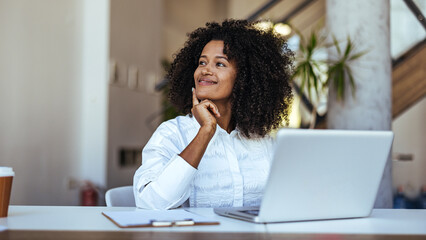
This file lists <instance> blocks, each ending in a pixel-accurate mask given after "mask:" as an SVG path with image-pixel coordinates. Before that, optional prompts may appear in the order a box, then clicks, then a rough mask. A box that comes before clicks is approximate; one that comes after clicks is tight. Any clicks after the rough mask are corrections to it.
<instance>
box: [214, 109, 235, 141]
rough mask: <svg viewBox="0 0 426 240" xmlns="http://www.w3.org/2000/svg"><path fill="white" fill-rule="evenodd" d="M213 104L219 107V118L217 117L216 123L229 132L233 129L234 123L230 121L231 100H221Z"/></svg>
mask: <svg viewBox="0 0 426 240" xmlns="http://www.w3.org/2000/svg"><path fill="white" fill-rule="evenodd" d="M214 104H215V105H216V106H217V108H218V109H219V113H220V118H217V119H216V120H217V124H219V126H220V127H221V128H222V129H224V130H225V131H227V132H228V133H231V132H232V130H234V129H235V126H234V124H233V123H232V122H231V117H232V111H231V102H226V103H221V102H214Z"/></svg>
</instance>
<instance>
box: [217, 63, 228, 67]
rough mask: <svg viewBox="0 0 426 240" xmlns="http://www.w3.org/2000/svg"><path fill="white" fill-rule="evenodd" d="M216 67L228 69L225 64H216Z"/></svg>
mask: <svg viewBox="0 0 426 240" xmlns="http://www.w3.org/2000/svg"><path fill="white" fill-rule="evenodd" d="M216 66H218V67H226V66H225V64H223V63H221V62H218V63H216Z"/></svg>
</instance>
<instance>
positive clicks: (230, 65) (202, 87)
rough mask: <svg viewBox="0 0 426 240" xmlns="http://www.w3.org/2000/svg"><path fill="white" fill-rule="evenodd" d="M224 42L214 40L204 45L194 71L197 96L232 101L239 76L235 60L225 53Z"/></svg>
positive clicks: (201, 98)
mask: <svg viewBox="0 0 426 240" xmlns="http://www.w3.org/2000/svg"><path fill="white" fill-rule="evenodd" d="M223 47H224V43H223V41H221V40H212V41H210V42H209V43H207V44H206V46H204V49H203V51H202V53H201V56H200V59H199V61H198V67H197V69H196V70H195V72H194V81H195V89H196V94H197V98H198V99H200V100H204V99H209V100H212V101H223V100H224V101H230V99H231V93H232V89H233V87H234V83H235V77H236V76H237V68H236V65H235V62H234V61H229V60H228V57H227V56H226V55H225V54H223Z"/></svg>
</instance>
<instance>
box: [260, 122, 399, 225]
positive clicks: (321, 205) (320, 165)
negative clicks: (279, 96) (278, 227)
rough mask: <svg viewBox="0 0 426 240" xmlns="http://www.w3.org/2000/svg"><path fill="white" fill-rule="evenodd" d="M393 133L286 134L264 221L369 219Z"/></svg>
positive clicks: (276, 156)
mask: <svg viewBox="0 0 426 240" xmlns="http://www.w3.org/2000/svg"><path fill="white" fill-rule="evenodd" d="M392 140H393V133H392V132H390V131H349V130H306V129H281V130H280V131H279V132H278V134H277V142H276V149H275V153H274V159H273V163H272V165H271V171H270V174H269V179H268V183H267V185H266V188H265V191H264V196H263V199H262V204H261V207H260V212H259V216H258V221H260V222H281V221H300V220H315V219H332V218H352V217H365V216H368V215H369V214H370V212H371V210H372V208H373V204H374V201H375V198H376V194H377V190H378V187H379V184H380V180H381V178H382V175H383V170H384V168H385V164H386V160H387V158H388V155H389V151H390V147H391V145H392Z"/></svg>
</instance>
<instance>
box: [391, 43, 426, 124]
mask: <svg viewBox="0 0 426 240" xmlns="http://www.w3.org/2000/svg"><path fill="white" fill-rule="evenodd" d="M425 96H426V40H423V41H422V42H420V43H418V44H417V45H416V46H414V47H413V48H412V49H411V50H410V51H408V52H407V53H406V54H404V55H403V56H402V57H400V58H399V59H398V60H396V61H395V62H394V64H393V69H392V118H393V119H394V118H396V117H398V116H399V115H400V114H401V113H403V112H404V111H405V110H407V109H409V108H410V107H411V106H413V105H414V104H415V103H416V102H418V101H420V100H422V99H423V98H424V97H425Z"/></svg>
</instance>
